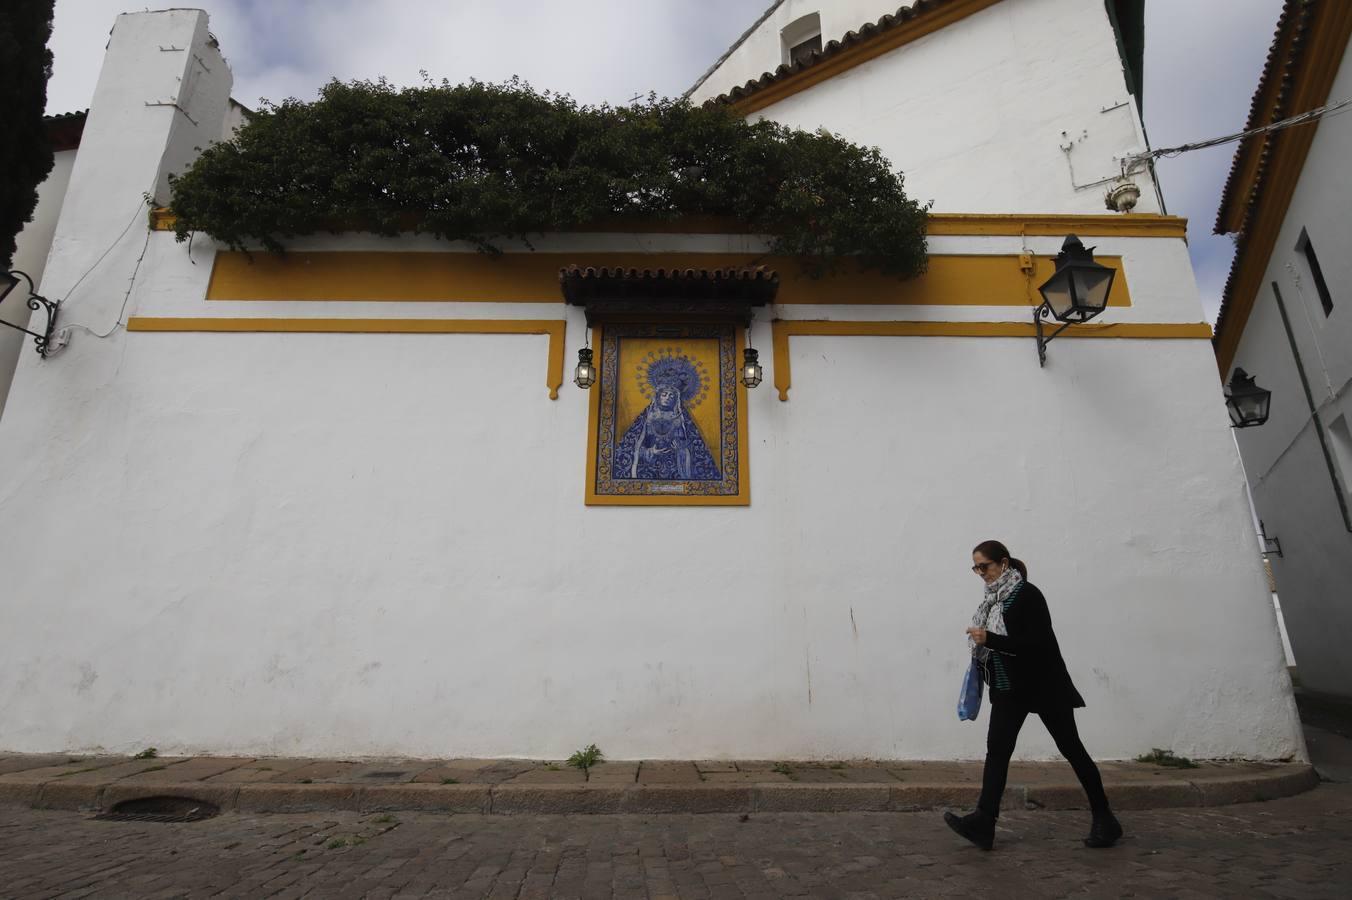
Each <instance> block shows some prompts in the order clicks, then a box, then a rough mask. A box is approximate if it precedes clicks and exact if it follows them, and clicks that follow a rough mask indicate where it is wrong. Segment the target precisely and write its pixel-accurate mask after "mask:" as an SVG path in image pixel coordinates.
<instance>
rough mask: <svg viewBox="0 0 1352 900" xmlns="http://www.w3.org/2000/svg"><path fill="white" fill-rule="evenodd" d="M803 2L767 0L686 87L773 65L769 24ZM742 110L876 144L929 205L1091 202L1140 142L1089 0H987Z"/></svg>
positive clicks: (1106, 31) (1146, 203)
mask: <svg viewBox="0 0 1352 900" xmlns="http://www.w3.org/2000/svg"><path fill="white" fill-rule="evenodd" d="M809 5H810V4H799V3H789V4H786V5H785V6H784V7H781V9H780V10H779V11H777V13H776V16H775V17H772V19H771V20H769V21H767V23H766V24H765V25H764V26H762V28H761V29H760V31H759V32H758V33H757V35H754V36H753V37H755V38H756V40H755V41H752V40H748V42H747V44H746V45H744V49H745V53H743V54H741V55H736V57H735V60H730V61H729V65H725V66H724V69H726V70H728V73H729V75H728V80H726V81H725V80H724V79H723V72H722V70H720V73H719V74H718V77H716V78H711V79H710V80H709V81H707V82H706V83H705V84H704V85H702V86H701V87H700V89H699V90H698V91H696V92H695V93H694V94H693V95H692V99H693V100H695V101H696V102H699V101H703V100H706V99H709V98H711V97H714V96H717V95H719V94H721V93H723V92H724V91H726V90H727V89H728V88H730V87H732V86H733V85H734V84H740V83H743V82H745V81H746V80H747V79H748V78H750V77H755V76H747V77H745V78H743V77H741V76H742V73H743V72H744V71H751V70H758V71H756V72H755V75H759V74H760V72H763V71H766V70H770V69H773V68H774V67H775V65H778V63H777V62H774V64H773V65H768V64H766V62H765V60H769V61H771V62H773V61H774V60H777V59H778V57H777V56H774V55H773V54H771V46H770V45H771V44H772V43H773V47H774V48H775V49H774V53H778V49H777V48H778V40H779V37H778V34H779V28H780V27H782V25H783V24H787V22H788V21H790V20H791V19H792V18H795V17H796V15H798V14H801V12H803V11H811V10H808V9H807V7H808V6H809ZM859 5H860V6H871V5H874V4H862V3H861V4H859ZM800 7H801V8H800ZM886 11H887V10H886V9H884V10H883V12H886ZM881 14H882V13H879V14H878V15H881ZM822 15H823V28H824V29H826V28H827V25H826V21H827V20H826V18H825V17H826V16H827V11H826V10H823V11H822ZM781 16H786V17H787V18H784V21H783V22H780V23H779V24H778V25H776V24H775V23H776V22H778V21H779V18H780V17H781ZM864 18H865V19H867V18H868V16H865V17H864ZM873 18H875V19H876V18H877V16H876V15H875V16H873ZM862 21H864V19H860V20H858V21H856V22H855V25H857V24H859V22H862ZM855 25H850V26H848V27H851V28H853V27H855ZM833 27H834V26H833ZM772 39H773V40H772ZM1052 47H1054V51H1053V50H1052V49H1050V48H1052ZM753 60H760V61H759V62H757V61H753ZM734 63H735V64H734ZM734 74H735V78H734V77H733V75H734ZM753 115H755V116H759V117H764V118H769V119H773V120H774V121H777V122H782V123H784V124H786V125H791V126H795V127H799V128H805V129H808V130H815V129H817V128H822V127H824V128H827V129H829V130H830V131H833V132H835V133H838V134H840V135H841V136H843V137H845V138H847V139H848V140H851V141H854V142H856V143H860V144H864V145H866V146H876V147H878V148H879V149H881V150H882V153H883V155H884V156H886V157H887V158H888V159H890V160H891V161H892V163H893V164H894V165H895V166H896V167H897V168H899V169H900V170H902V171H903V172H904V174H905V177H906V190H907V193H908V194H909V195H910V196H912V197H915V198H916V199H919V200H921V201H922V202H923V201H929V200H933V201H934V204H935V209H936V210H937V211H940V212H1014V211H1020V212H1023V211H1027V212H1057V213H1100V214H1101V213H1105V212H1106V211H1107V210H1106V207H1105V205H1104V197H1105V195H1106V194H1107V191H1108V188H1109V187H1110V185H1109V184H1106V183H1099V182H1102V181H1103V180H1104V179H1113V178H1115V177H1116V176H1118V175H1119V174H1120V173H1121V166H1120V162H1119V160H1121V159H1122V158H1123V157H1125V156H1129V155H1131V154H1132V153H1137V152H1141V151H1143V150H1145V149H1146V142H1145V138H1144V132H1143V130H1142V128H1141V124H1140V119H1139V115H1138V113H1137V110H1136V106H1135V103H1134V102H1133V100H1132V98H1131V95H1130V94H1129V93H1128V92H1127V86H1126V80H1125V77H1124V75H1123V71H1122V63H1121V59H1120V57H1119V55H1118V50H1117V44H1116V39H1115V37H1114V35H1113V30H1112V25H1111V23H1110V21H1109V19H1108V14H1107V12H1106V10H1105V9H1104V6H1103V4H1102V3H1101V2H1098V0H1093V2H1087V0H1018V2H1004V3H997V4H995V5H994V6H991V7H989V8H987V9H985V10H982V11H981V12H978V13H974V14H973V15H971V16H968V17H967V18H965V19H963V20H961V21H959V22H956V23H954V24H952V25H949V26H948V27H946V28H943V29H940V30H939V31H936V32H933V33H931V34H929V35H926V36H925V37H923V38H920V39H919V40H916V41H913V42H911V43H909V44H906V45H904V46H902V47H900V48H898V49H897V50H894V51H892V52H891V53H888V54H885V55H883V56H880V57H878V58H876V59H873V60H871V61H869V62H866V63H863V64H861V65H858V66H856V67H854V68H852V69H850V70H848V71H846V72H844V73H842V74H840V75H837V76H835V77H834V78H831V79H829V80H827V81H824V82H822V83H820V84H818V85H816V86H814V87H812V88H810V89H808V90H805V91H801V92H799V93H797V94H794V95H792V96H790V97H788V98H786V99H784V100H782V101H780V102H779V103H775V104H773V105H771V106H768V107H766V108H765V109H763V110H760V111H759V112H757V113H754V114H753ZM1063 148H1069V150H1068V151H1067V150H1066V149H1063ZM1133 180H1134V181H1135V182H1136V183H1137V184H1138V185H1139V186H1140V187H1141V189H1142V194H1141V199H1140V202H1139V204H1138V205H1137V208H1136V211H1137V212H1159V211H1160V207H1159V202H1158V199H1157V196H1156V192H1155V188H1154V185H1153V182H1152V181H1151V179H1150V175H1149V173H1148V172H1145V171H1142V172H1140V173H1137V174H1136V175H1134V176H1133Z"/></svg>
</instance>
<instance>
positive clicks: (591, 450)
mask: <svg viewBox="0 0 1352 900" xmlns="http://www.w3.org/2000/svg"><path fill="white" fill-rule="evenodd" d="M604 331H605V326H603V325H596V326H593V328H592V346H593V347H595V348H597V354H596V355H597V360H596V365H597V373H598V376H599V374H600V367H601V366H602V365H603V364H604V362H603V360H602V359H601V357H603V356H604V354H602V353H601V352H600V348H601V346H602V340H603V338H604ZM733 345H734V347H745V346H746V329H744V328H735V329H734V330H733ZM739 374H740V373H739ZM588 393H589V394H591V397H589V398H588V403H587V471H586V472H585V473H584V479H585V484H586V505H587V506H750V505H751V458H750V456H749V443H750V438H749V436H748V435H749V433H750V431H751V422H750V421H749V420H748V419H747V412H746V406H747V403H746V400H747V397H746V385H745V384H743V383H742V379H741V378H738V379H737V417H738V427H737V465H738V467H739V471H738V476H737V479H738V480H737V493H736V494H711V495H663V494H634V495H614V494H604V495H603V494H598V493H596V453H597V444H598V443H599V441H600V434H599V433H598V431H599V429H600V421H601V379H600V378H599V377H598V378H597V380H596V384H594V385H592V387H591V390H589V391H588Z"/></svg>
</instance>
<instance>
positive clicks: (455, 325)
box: [127, 316, 567, 400]
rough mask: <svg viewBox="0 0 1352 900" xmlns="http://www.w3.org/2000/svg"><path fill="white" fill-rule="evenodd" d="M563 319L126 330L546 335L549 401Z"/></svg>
mask: <svg viewBox="0 0 1352 900" xmlns="http://www.w3.org/2000/svg"><path fill="white" fill-rule="evenodd" d="M566 329H567V324H566V323H565V322H564V320H562V319H270V318H217V317H207V316H193V317H157V316H132V317H131V318H129V319H128V320H127V330H128V331H151V332H216V333H253V334H258V333H284V334H545V335H548V336H549V368H548V371H547V374H546V379H545V384H546V386H547V387H548V388H549V398H550V399H551V400H557V399H559V387H560V386H562V384H563V344H564V336H565V334H566Z"/></svg>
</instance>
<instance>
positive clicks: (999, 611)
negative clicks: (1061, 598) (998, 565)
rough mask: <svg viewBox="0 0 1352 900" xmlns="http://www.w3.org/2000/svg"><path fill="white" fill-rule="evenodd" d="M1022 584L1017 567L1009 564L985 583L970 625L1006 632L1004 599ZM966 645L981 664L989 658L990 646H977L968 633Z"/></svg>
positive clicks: (991, 630) (995, 631) (999, 632)
mask: <svg viewBox="0 0 1352 900" xmlns="http://www.w3.org/2000/svg"><path fill="white" fill-rule="evenodd" d="M1022 584H1023V576H1022V575H1020V574H1019V570H1018V569H1016V568H1014V567H1013V566H1010V567H1009V568H1008V569H1006V570H1005V572H1004V574H1002V575H1001V576H1000V577H999V578H997V579H995V581H993V582H991V583H990V584H988V585H986V592H985V594H984V595H983V596H982V598H981V605H980V606H978V607H977V608H976V615H974V616H972V627H973V628H984V629H986V630H987V631H990V632H993V633H995V634H1008V632H1006V631H1005V601H1006V600H1008V599H1009V598H1010V597H1012V596H1013V595H1014V592H1015V591H1017V590H1018V589H1019V587H1020V586H1021V585H1022ZM967 647H968V649H970V650H971V651H972V658H973V659H975V660H976V661H977V662H979V663H981V664H982V665H985V663H986V660H988V659H990V655H991V650H990V648H989V647H979V646H977V643H976V641H974V640H972V636H971V635H970V634H969V635H968V636H967Z"/></svg>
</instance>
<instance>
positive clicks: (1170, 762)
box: [1136, 747, 1200, 769]
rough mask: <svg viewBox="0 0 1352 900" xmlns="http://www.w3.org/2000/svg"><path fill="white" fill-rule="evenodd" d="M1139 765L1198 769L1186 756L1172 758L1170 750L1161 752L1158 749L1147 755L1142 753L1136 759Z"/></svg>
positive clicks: (1172, 754)
mask: <svg viewBox="0 0 1352 900" xmlns="http://www.w3.org/2000/svg"><path fill="white" fill-rule="evenodd" d="M1136 761H1137V762H1139V763H1148V764H1150V765H1152V766H1169V767H1170V768H1174V769H1196V768H1200V767H1199V766H1198V765H1197V763H1195V762H1193V761H1192V760H1190V759H1188V758H1187V757H1186V756H1174V752H1173V751H1172V750H1161V749H1160V748H1158V747H1155V748H1153V749H1152V750H1151V751H1150V752H1149V753H1142V754H1141V755H1140V756H1138V757H1136Z"/></svg>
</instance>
